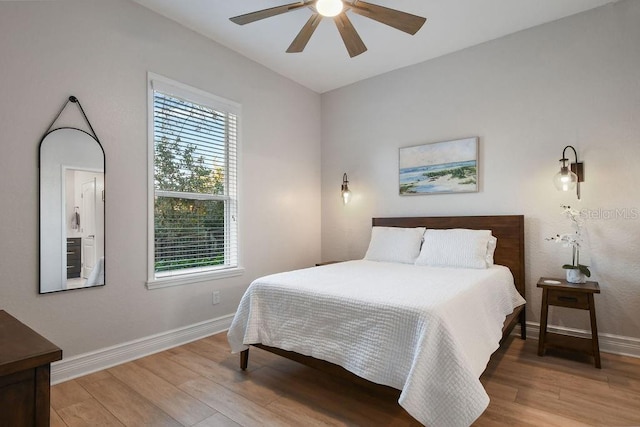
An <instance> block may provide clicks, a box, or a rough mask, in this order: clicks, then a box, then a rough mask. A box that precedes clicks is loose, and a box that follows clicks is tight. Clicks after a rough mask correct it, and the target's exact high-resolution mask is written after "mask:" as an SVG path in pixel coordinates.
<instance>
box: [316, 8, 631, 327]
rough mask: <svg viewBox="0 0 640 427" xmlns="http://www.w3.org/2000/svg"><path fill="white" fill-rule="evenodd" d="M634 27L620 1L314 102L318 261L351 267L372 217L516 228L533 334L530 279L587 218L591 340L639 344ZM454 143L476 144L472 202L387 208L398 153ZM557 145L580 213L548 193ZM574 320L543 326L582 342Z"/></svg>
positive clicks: (404, 202) (557, 264)
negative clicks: (573, 219)
mask: <svg viewBox="0 0 640 427" xmlns="http://www.w3.org/2000/svg"><path fill="white" fill-rule="evenodd" d="M638 23H640V2H638V1H631V0H629V1H622V2H619V3H617V4H614V5H608V6H605V7H602V8H600V9H596V10H593V11H590V12H586V13H583V14H580V15H576V16H574V17H569V18H566V19H562V20H559V21H556V22H553V23H550V24H547V25H543V26H540V27H536V28H533V29H529V30H526V31H523V32H520V33H517V34H514V35H511V36H508V37H505V38H501V39H498V40H495V41H492V42H488V43H485V44H482V45H479V46H476V47H473V48H469V49H466V50H464V51H461V52H458V53H454V54H451V55H448V56H445V57H442V58H439V59H435V60H432V61H428V62H425V63H422V64H419V65H415V66H412V67H408V68H405V69H402V70H398V71H395V72H391V73H388V74H385V75H382V76H379V77H375V78H372V79H369V80H366V81H362V82H360V83H356V84H353V85H351V86H348V87H345V88H342V89H338V90H335V91H333V92H329V93H326V94H324V95H323V96H322V258H323V259H324V260H330V259H352V258H361V257H362V256H363V255H364V253H365V251H366V248H367V244H368V239H369V233H370V224H371V222H370V221H371V220H370V218H371V217H373V216H413V215H416V216H422V215H424V216H428V215H469V214H524V215H525V216H526V218H525V221H526V264H527V266H526V275H527V292H528V295H527V299H528V302H529V305H528V313H527V315H528V318H529V319H530V320H533V321H537V320H538V319H539V316H540V299H541V291H540V290H539V289H537V288H536V285H535V284H536V282H537V280H538V278H539V277H540V276H541V275H552V276H562V275H563V273H564V271H563V270H562V269H561V265H562V264H564V263H567V262H570V249H564V248H561V247H559V246H557V245H555V244H554V243H552V242H547V241H545V238H546V237H550V236H552V235H555V234H556V233H563V232H568V231H570V228H569V224H568V222H567V221H566V220H564V219H563V218H562V216H561V214H560V213H561V209H560V205H561V204H570V205H571V206H573V207H577V208H580V209H589V210H591V212H592V213H594V214H595V215H596V216H597V215H600V218H594V219H591V220H589V222H588V232H589V236H590V248H589V250H588V252H589V254H588V255H589V256H590V262H589V263H590V265H591V266H592V270H593V277H592V279H595V280H597V281H599V282H600V286H601V288H602V294H601V295H598V296H596V306H597V314H598V323H599V325H598V326H599V329H600V332H603V333H609V334H615V335H621V336H625V337H634V338H640V316H639V315H638V313H639V312H640V280H639V278H640V260H639V258H638V250H639V246H640V215H639V214H640V187H639V186H638V182H640V168H638V166H637V162H638V159H639V158H640V74H639V70H640V49H639V48H638V46H640V25H638ZM427 25H428V23H427ZM390 60H393V58H390ZM467 136H479V137H480V159H479V160H480V192H478V193H473V194H457V195H422V196H404V197H400V196H399V195H398V148H399V147H405V146H411V145H418V144H422V143H428V142H436V141H443V140H449V139H456V138H460V137H467ZM569 144H570V145H573V146H575V147H576V149H577V150H578V155H579V156H580V158H581V159H582V160H584V163H585V175H586V182H585V183H584V184H583V186H582V200H581V201H580V202H578V201H577V200H576V197H575V194H566V193H559V192H557V191H556V190H555V187H553V184H552V182H551V179H552V177H553V175H554V174H555V173H557V172H558V170H559V162H558V159H560V157H561V154H562V149H563V148H564V146H565V145H569ZM344 172H347V173H348V174H349V179H350V188H351V190H352V193H353V200H352V203H351V204H349V205H347V206H343V205H342V203H341V200H340V197H339V190H340V183H341V179H342V174H343V173H344ZM612 209H621V210H625V209H626V214H627V216H626V217H625V216H624V211H621V212H620V214H621V215H619V216H618V217H616V216H615V215H612V213H611V210H612ZM634 213H635V214H634ZM612 216H613V217H612ZM583 252H584V251H583ZM584 255H587V254H584ZM587 319H588V314H587V312H580V311H575V310H573V311H572V310H569V309H557V308H554V309H552V313H551V315H550V319H549V321H550V323H551V324H555V325H559V326H568V327H576V328H581V329H589V327H588V321H587Z"/></svg>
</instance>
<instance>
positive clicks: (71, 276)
mask: <svg viewBox="0 0 640 427" xmlns="http://www.w3.org/2000/svg"><path fill="white" fill-rule="evenodd" d="M70 100H71V99H70ZM73 102H77V100H76V101H73ZM65 105H66V104H65ZM63 108H64V107H63ZM83 113H84V112H83ZM85 118H86V116H85ZM89 126H90V125H89ZM92 130H93V129H92ZM39 169H40V293H41V294H44V293H50V292H58V291H64V290H69V289H80V288H88V287H93V286H102V285H104V284H105V274H104V273H105V271H104V253H105V226H104V224H105V219H104V216H105V215H104V213H105V203H104V177H105V160H104V151H103V149H102V146H101V145H100V142H99V141H98V139H97V138H96V137H95V136H93V135H91V134H89V133H88V132H85V131H83V130H81V129H76V128H69V127H64V128H58V129H54V130H52V131H49V132H47V133H46V134H45V136H44V137H43V138H42V141H41V142H40V158H39Z"/></svg>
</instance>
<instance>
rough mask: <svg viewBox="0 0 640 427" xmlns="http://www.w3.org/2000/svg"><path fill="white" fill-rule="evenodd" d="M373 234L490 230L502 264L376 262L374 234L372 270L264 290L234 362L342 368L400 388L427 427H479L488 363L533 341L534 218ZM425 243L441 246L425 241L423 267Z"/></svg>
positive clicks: (247, 302) (461, 221)
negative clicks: (529, 264) (528, 264)
mask: <svg viewBox="0 0 640 427" xmlns="http://www.w3.org/2000/svg"><path fill="white" fill-rule="evenodd" d="M372 225H373V227H374V228H373V231H380V230H390V231H393V232H401V231H403V230H407V231H410V232H411V231H412V230H418V229H420V228H421V227H424V228H427V229H429V230H430V232H431V233H438V231H437V230H446V231H447V232H449V231H450V229H470V230H491V234H492V235H493V236H495V238H497V241H495V252H494V253H493V264H494V265H490V264H489V263H488V261H487V263H488V264H487V268H483V269H475V268H449V267H448V266H446V265H445V266H432V265H422V266H416V265H413V264H410V263H408V262H389V260H386V259H382V260H376V259H375V257H373V256H371V255H370V253H371V251H372V247H373V236H372V242H371V243H370V247H369V251H368V252H367V255H366V256H365V259H363V260H356V261H348V262H342V263H335V264H329V265H325V266H321V267H312V268H308V269H302V270H296V271H292V272H286V273H280V274H275V275H270V276H265V277H263V278H260V279H257V280H256V281H254V282H253V283H252V284H251V286H250V287H249V289H247V292H246V293H245V295H244V296H243V298H242V300H241V302H240V306H239V308H238V312H237V313H236V316H235V317H234V320H233V322H232V325H231V328H230V329H229V332H228V339H229V344H230V346H231V349H232V352H234V353H238V352H239V353H240V363H241V368H242V369H246V368H247V364H248V356H249V350H248V346H249V345H254V346H256V347H259V348H262V349H265V350H267V351H271V352H273V353H276V354H279V355H282V356H284V357H288V358H290V359H293V360H296V361H299V362H302V363H305V364H308V365H310V366H314V367H319V368H323V369H329V370H331V371H332V372H338V371H340V370H341V368H344V369H346V370H347V371H349V372H351V373H354V374H356V375H357V376H359V377H361V378H364V379H365V380H368V381H371V382H375V383H378V384H383V385H386V386H390V387H393V388H396V389H398V390H401V394H400V398H399V400H398V402H399V404H400V405H401V406H402V407H403V408H405V409H406V410H407V412H408V413H409V414H410V415H411V416H413V417H414V418H416V420H418V421H420V422H421V423H423V424H425V425H429V426H458V425H470V424H471V423H472V422H473V421H474V420H475V419H476V418H477V417H478V416H480V414H482V412H483V411H484V410H485V409H486V407H487V405H488V403H489V397H488V395H487V394H486V392H485V391H484V389H483V387H482V385H481V383H480V381H479V377H480V375H481V373H482V371H483V370H484V369H485V367H486V364H487V362H488V360H489V357H490V356H491V354H492V353H493V352H494V351H495V350H496V349H497V348H498V346H499V344H500V343H501V342H502V341H504V339H505V338H506V337H507V336H508V335H509V334H510V333H511V332H512V330H513V328H514V327H515V326H516V324H518V323H520V334H521V338H522V339H525V338H526V328H525V320H526V319H525V310H524V302H525V301H524V297H525V284H524V217H523V216H521V215H506V216H505V215H500V216H467V217H407V218H374V219H373V220H372ZM434 230H436V231H434ZM478 233H479V232H478ZM373 234H375V233H372V235H373ZM414 234H415V233H414ZM476 234H477V233H476ZM434 235H436V236H437V235H438V234H434ZM427 242H433V240H427V234H424V244H422V252H420V256H419V257H418V258H420V257H422V256H423V252H424V251H425V249H428V248H429V247H431V246H429V245H428V244H427ZM438 248H439V247H438ZM438 250H440V249H438ZM418 251H420V248H418ZM400 252H401V251H400ZM445 252H446V250H445ZM426 294H428V298H426V297H425V295H426ZM338 367H341V368H338Z"/></svg>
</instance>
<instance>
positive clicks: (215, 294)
mask: <svg viewBox="0 0 640 427" xmlns="http://www.w3.org/2000/svg"><path fill="white" fill-rule="evenodd" d="M212 302H213V305H216V304H220V291H213V300H212Z"/></svg>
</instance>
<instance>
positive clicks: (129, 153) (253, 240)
mask: <svg viewBox="0 0 640 427" xmlns="http://www.w3.org/2000/svg"><path fill="white" fill-rule="evenodd" d="M147 71H152V72H155V73H158V74H161V75H164V76H166V77H169V78H172V79H175V80H177V81H180V82H182V83H185V84H188V85H191V86H194V87H197V88H199V89H202V90H205V91H208V92H210V93H213V94H215V95H218V96H221V97H224V98H227V99H230V100H232V101H236V102H239V103H241V104H242V108H243V110H242V112H243V116H242V119H243V120H242V123H241V132H242V134H241V135H242V140H241V164H240V180H241V183H240V184H241V192H242V193H241V196H240V209H241V212H240V227H241V230H240V233H241V241H240V243H241V250H242V252H241V255H242V265H243V266H244V267H245V269H246V272H245V274H244V275H243V276H240V277H235V278H232V279H222V280H215V281H209V282H204V283H198V284H193V285H185V286H178V287H171V288H164V289H157V290H153V291H149V290H147V289H146V288H145V281H146V272H147V209H146V206H147V91H146V84H147ZM71 94H73V95H76V96H77V97H78V98H79V99H80V101H81V103H82V105H83V107H84V109H85V111H86V113H87V115H88V116H89V119H90V120H91V121H92V124H93V126H94V128H95V131H96V133H97V134H98V137H99V138H100V140H101V142H102V144H103V146H104V149H105V152H106V168H107V175H106V191H107V216H106V228H107V241H106V245H107V246H106V260H107V262H106V266H107V270H106V277H107V285H106V286H105V287H102V288H98V289H88V290H81V291H69V292H62V293H57V294H51V295H38V293H37V287H38V182H37V178H38V170H37V158H38V150H37V149H38V143H39V141H40V138H41V137H42V135H43V134H44V132H45V131H46V129H47V126H49V124H50V123H51V121H52V120H53V118H54V116H55V114H56V113H57V112H58V110H59V108H60V107H61V106H62V104H63V102H64V101H65V100H66V98H67V97H68V96H69V95H71ZM67 108H75V107H73V106H72V107H67ZM65 115H66V114H65ZM319 115H320V96H319V95H318V94H316V93H314V92H312V91H310V90H308V89H306V88H303V87H302V86H299V85H298V84H295V83H293V82H291V81H290V80H287V79H285V78H283V77H282V76H280V75H278V74H276V73H274V72H272V71H269V70H267V69H266V68H264V67H262V66H261V65H258V64H256V63H254V62H252V61H249V60H248V59H246V58H244V57H242V56H240V55H238V54H236V53H234V52H232V51H230V50H228V49H226V48H224V47H222V46H220V45H218V44H215V43H214V42H212V41H210V40H208V39H206V38H204V37H202V36H200V35H198V34H196V33H194V32H192V31H189V30H187V29H185V28H183V27H181V26H179V25H178V24H176V23H173V22H172V21H169V20H167V19H165V18H163V17H160V16H159V15H157V14H155V13H153V12H151V11H149V10H147V9H145V8H143V7H141V6H139V5H137V4H134V3H131V2H129V1H125V0H112V1H109V2H102V1H89V2H87V1H55V2H30V1H29V2H0V129H1V133H0V177H1V179H0V200H2V203H1V204H0V230H1V232H0V233H1V234H0V235H1V238H0V309H4V310H6V311H8V312H9V313H11V314H12V315H14V316H15V317H17V318H18V319H20V320H22V321H23V322H24V323H26V324H28V325H29V326H31V327H33V328H34V329H36V330H37V331H38V332H40V333H42V334H43V335H44V336H46V337H47V338H49V339H50V340H51V341H53V342H54V343H56V344H57V345H59V346H60V347H61V348H62V349H63V350H64V354H65V357H69V356H73V355H77V354H82V353H86V352H89V351H93V350H98V349H101V348H104V347H108V346H111V345H116V344H119V343H124V342H127V341H131V340H135V339H138V338H141V337H146V336H149V335H152V334H156V333H160V332H163V331H167V330H171V329H175V328H179V327H182V326H186V325H191V324H194V323H198V322H201V321H205V320H208V319H213V318H217V317H220V316H223V315H228V314H231V313H233V312H235V309H236V307H237V304H238V302H239V300H240V297H241V295H242V293H243V292H244V290H245V289H246V287H247V286H248V284H249V283H250V282H251V280H253V279H254V278H255V277H258V276H260V275H264V274H267V273H272V272H276V271H282V270H287V269H292V268H297V267H305V266H310V265H313V264H314V263H315V262H318V261H319V259H320V182H321V181H320V123H319V120H318V117H319ZM69 117H71V115H69ZM68 121H69V122H70V123H64V121H63V123H61V124H74V125H78V126H80V125H82V122H79V121H72V120H71V119H69V120H68ZM71 122H73V123H71ZM213 290H220V291H221V303H220V304H219V305H216V306H213V305H212V303H211V300H212V298H211V293H212V291H213Z"/></svg>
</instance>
